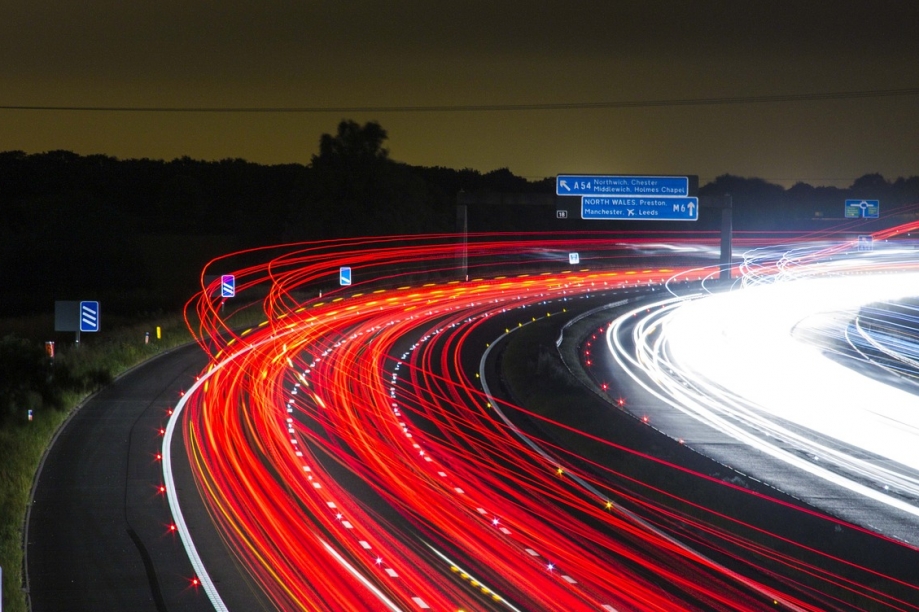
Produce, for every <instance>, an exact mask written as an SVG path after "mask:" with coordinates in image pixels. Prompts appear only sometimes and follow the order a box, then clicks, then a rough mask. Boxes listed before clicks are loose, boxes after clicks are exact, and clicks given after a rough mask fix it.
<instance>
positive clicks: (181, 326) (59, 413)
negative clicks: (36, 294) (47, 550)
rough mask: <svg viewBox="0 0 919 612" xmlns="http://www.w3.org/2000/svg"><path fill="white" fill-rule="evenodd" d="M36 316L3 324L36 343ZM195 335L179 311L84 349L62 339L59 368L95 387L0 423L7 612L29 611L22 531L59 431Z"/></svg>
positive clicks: (0, 523) (0, 526)
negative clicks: (98, 395)
mask: <svg viewBox="0 0 919 612" xmlns="http://www.w3.org/2000/svg"><path fill="white" fill-rule="evenodd" d="M34 319H35V318H30V319H28V320H23V321H21V322H16V321H4V326H3V328H4V330H9V331H12V330H16V331H17V332H18V333H19V335H20V336H21V337H26V338H30V339H31V340H32V341H36V342H37V341H38V340H36V339H35V338H36V334H35V333H34V332H33V331H32V327H33V326H35V320H34ZM17 323H20V324H17ZM157 326H159V327H160V328H161V329H162V338H161V339H159V340H157V339H156V328H157ZM36 327H37V328H39V329H40V326H36ZM44 329H49V327H44ZM147 332H149V333H150V341H149V343H146V342H145V334H146V333H147ZM38 337H41V336H38ZM191 339H192V338H191V335H190V334H189V332H188V329H187V328H186V326H185V322H184V320H183V319H182V318H181V317H180V316H178V315H175V316H163V317H159V318H156V319H150V320H147V321H143V322H137V321H134V322H131V323H127V322H125V323H121V324H120V325H118V326H112V325H110V326H109V327H108V328H107V329H106V330H103V332H101V333H99V334H95V335H90V334H84V335H83V343H82V344H81V346H80V347H79V348H76V347H73V346H72V345H70V346H68V347H64V346H62V345H63V342H61V341H58V342H57V346H58V348H59V350H58V351H57V353H56V355H55V366H57V365H58V363H61V364H64V363H66V364H67V366H68V368H69V370H70V371H71V372H72V373H74V374H75V375H76V376H82V377H84V379H86V380H88V381H89V382H90V388H88V389H87V390H85V391H81V392H72V391H71V392H67V393H65V394H64V396H63V400H64V401H63V410H58V409H53V408H50V407H46V406H42V405H41V404H40V403H39V404H30V406H34V408H33V410H34V418H33V420H32V421H29V420H28V419H27V418H26V416H25V412H26V409H25V408H23V409H22V413H23V414H22V415H20V416H18V417H17V418H15V419H12V420H9V419H8V420H7V421H5V422H4V424H3V425H2V426H0V567H2V568H3V592H2V593H3V594H2V597H3V599H2V604H3V605H2V609H3V610H4V612H25V611H26V609H27V606H26V598H25V593H24V592H23V585H24V580H23V533H22V530H23V525H24V520H25V514H26V509H27V508H28V504H29V499H30V495H31V489H32V482H33V479H34V477H35V472H36V470H37V469H38V466H39V463H40V461H41V459H42V456H43V455H44V453H45V450H46V449H47V448H48V445H49V444H50V442H51V440H52V439H53V437H54V435H55V432H57V431H58V429H59V428H60V427H61V425H62V424H63V423H64V422H65V421H66V420H67V418H68V417H69V416H70V415H71V414H72V412H73V410H74V409H75V408H76V407H77V406H79V405H80V403H81V402H82V401H84V400H85V399H86V398H87V397H88V396H89V395H90V394H91V393H93V392H94V391H95V390H97V389H98V388H99V387H100V386H103V385H104V384H106V383H107V382H108V381H111V380H112V379H113V378H115V377H116V376H118V375H119V374H121V373H123V372H124V371H125V370H127V369H129V368H131V367H133V366H135V365H137V364H139V363H141V362H142V361H145V360H147V359H149V358H151V357H154V356H156V355H158V354H160V353H162V352H164V351H166V350H169V349H171V348H174V347H176V346H179V345H181V344H184V343H186V342H189V341H191ZM71 342H72V340H71Z"/></svg>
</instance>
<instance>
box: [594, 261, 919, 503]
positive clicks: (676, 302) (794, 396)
mask: <svg viewBox="0 0 919 612" xmlns="http://www.w3.org/2000/svg"><path fill="white" fill-rule="evenodd" d="M774 255H775V253H773V256H774ZM817 255H818V254H817V253H816V252H815V251H813V250H812V251H808V250H806V249H802V250H798V251H796V252H793V253H791V252H789V253H786V254H784V256H781V257H778V258H776V259H775V260H774V261H775V263H774V266H773V267H772V272H773V274H772V275H771V276H770V275H769V274H766V273H764V272H765V270H766V268H767V266H766V265H764V264H763V263H761V262H759V261H756V259H755V258H753V257H751V258H748V260H747V261H746V263H745V265H746V266H747V270H748V271H754V270H755V272H754V273H753V274H751V275H750V276H749V277H748V278H746V279H744V280H745V282H744V283H743V284H744V286H745V287H744V288H743V289H739V290H734V291H731V292H726V293H721V294H716V295H711V296H707V297H700V296H693V297H692V298H686V299H672V300H667V301H665V302H660V303H658V304H655V305H652V306H651V307H650V310H651V312H650V313H647V312H646V311H647V310H648V308H649V307H648V306H647V305H644V306H643V307H641V308H640V309H636V310H634V311H631V312H628V313H626V314H625V315H623V316H622V317H620V318H619V319H617V320H616V321H614V322H613V324H612V325H611V326H610V327H609V330H608V332H607V342H608V346H609V348H610V350H611V352H612V353H613V355H614V357H615V359H616V360H617V362H618V363H619V365H620V366H621V367H622V368H623V369H625V370H626V371H627V372H628V373H629V374H630V375H631V377H632V378H633V379H634V380H635V381H636V382H638V383H639V384H640V385H642V386H643V387H644V388H645V389H646V390H647V391H648V392H650V393H652V394H653V395H655V396H656V397H658V398H660V399H661V400H663V401H664V402H665V403H667V404H669V405H670V406H672V407H674V408H676V409H678V410H680V411H682V412H683V413H685V414H688V415H691V416H692V417H694V418H695V419H697V420H699V421H702V422H704V423H706V424H708V425H710V426H711V427H714V428H716V429H718V430H719V431H721V432H723V433H725V434H727V435H729V436H731V437H733V438H735V439H737V440H739V441H741V442H743V443H745V444H747V445H749V446H751V447H754V448H756V449H759V450H760V451H762V452H765V453H767V454H769V455H770V456H773V457H776V458H778V459H781V460H782V461H785V462H786V463H788V464H789V465H792V466H794V467H796V468H798V469H801V470H806V471H808V472H810V473H811V474H813V475H815V476H818V477H820V478H823V479H826V480H827V481H830V482H833V483H835V484H837V485H840V486H843V487H846V488H847V489H849V490H851V491H853V492H857V493H858V494H860V495H864V496H868V497H870V498H872V499H875V500H877V501H880V502H883V503H885V504H888V505H890V506H892V507H895V508H897V509H899V510H901V511H904V512H907V513H909V514H911V515H913V516H917V517H919V507H917V506H916V505H914V504H911V503H909V502H908V501H907V500H905V499H903V496H906V497H914V498H919V450H917V449H919V396H917V395H914V394H912V393H909V392H908V391H906V390H904V389H903V388H900V387H896V386H891V385H888V384H885V383H884V382H882V381H881V380H879V379H878V378H876V377H869V376H867V375H865V374H862V373H860V372H859V371H858V370H857V369H853V368H850V367H847V366H846V365H844V364H843V363H841V362H840V360H839V359H832V358H831V356H832V355H833V353H836V352H838V351H839V350H840V346H842V345H844V343H845V342H846V340H848V339H849V338H848V327H849V325H850V324H854V323H855V321H856V318H857V316H858V311H859V309H860V308H861V307H863V306H865V305H867V304H870V303H876V302H892V301H897V300H902V299H904V298H908V297H911V296H913V295H917V294H919V274H917V273H914V272H909V273H894V272H890V271H889V270H890V267H889V266H886V270H887V272H886V273H883V274H881V273H876V274H863V275H852V276H841V275H840V273H841V272H842V271H843V270H844V269H845V268H846V266H844V265H841V264H840V260H838V259H837V260H835V261H832V262H826V263H824V264H821V263H819V258H818V256H817ZM848 268H849V271H853V270H856V271H861V270H863V269H864V266H863V265H862V266H861V267H857V266H853V262H852V261H851V260H850V261H849V266H848ZM827 273H830V274H832V275H831V276H821V275H823V274H827ZM854 329H855V330H856V331H855V334H854V335H857V336H858V335H861V336H862V337H864V339H863V342H864V344H865V345H870V346H872V347H874V348H876V349H878V350H879V351H880V352H882V353H884V354H885V355H892V354H893V351H892V349H887V348H884V350H881V349H880V348H878V347H877V340H876V339H873V338H870V337H865V336H866V334H865V332H864V331H863V330H862V329H861V327H860V326H856V327H855V328H854ZM626 330H630V331H629V332H627V331H626ZM877 337H883V336H880V335H879V336H877ZM910 341H912V346H904V344H907V345H908V344H910ZM915 341H916V339H915V338H912V337H907V338H905V339H898V341H897V342H896V343H895V344H894V343H891V344H892V345H893V346H895V347H896V354H895V355H893V356H894V357H895V358H897V359H898V361H900V362H901V363H904V364H907V365H908V364H909V362H910V358H909V357H908V355H910V354H916V349H917V347H916V346H915ZM630 344H631V345H633V348H627V347H628V346H629V345H630ZM857 350H858V349H856V351H857ZM824 466H827V467H824ZM830 466H832V468H831V469H828V468H830ZM894 491H895V492H897V493H899V494H900V495H898V496H893V495H890V494H889V493H890V492H894Z"/></svg>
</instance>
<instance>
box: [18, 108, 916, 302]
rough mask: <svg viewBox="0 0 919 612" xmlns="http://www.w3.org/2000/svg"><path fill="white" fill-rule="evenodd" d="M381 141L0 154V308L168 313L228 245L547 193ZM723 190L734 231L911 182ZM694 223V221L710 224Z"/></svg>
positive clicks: (349, 131)
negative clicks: (264, 150)
mask: <svg viewBox="0 0 919 612" xmlns="http://www.w3.org/2000/svg"><path fill="white" fill-rule="evenodd" d="M386 139H387V134H386V131H385V130H384V129H383V128H382V127H381V126H380V125H379V124H378V123H374V122H371V123H366V124H364V125H359V124H357V123H355V122H353V121H342V122H341V123H340V124H339V125H338V128H337V131H336V133H334V134H324V135H323V136H322V137H321V139H320V142H319V152H318V153H317V154H315V155H313V157H312V159H311V161H310V163H309V164H308V165H306V166H304V165H301V164H284V165H275V166H264V165H259V164H254V163H250V162H247V161H244V160H241V159H225V160H221V161H216V162H206V161H198V160H193V159H190V158H188V157H183V158H181V159H175V160H172V161H168V162H167V161H161V160H150V159H128V160H119V159H116V158H113V157H108V156H104V155H89V156H81V155H77V154H74V153H71V152H67V151H52V152H48V153H42V154H34V155H27V154H25V153H23V152H21V151H10V152H6V153H0V211H2V214H0V314H17V313H22V312H39V311H48V310H50V309H51V308H52V307H53V301H54V300H55V299H66V300H73V299H102V300H104V301H105V303H106V306H107V311H108V312H113V311H117V310H121V311H123V312H135V311H138V310H148V311H149V310H157V309H161V308H172V307H175V306H177V305H178V304H180V303H182V301H183V300H184V299H185V298H187V297H188V295H189V294H190V293H191V292H193V291H194V289H195V286H196V285H195V283H196V281H197V275H198V273H199V272H200V269H201V268H202V266H203V265H204V264H205V263H207V261H209V260H210V259H211V258H213V257H215V256H218V255H221V254H223V253H226V252H230V251H233V250H237V249H242V248H246V247H252V246H262V245H268V244H277V243H281V242H285V241H291V240H298V241H299V240H319V239H326V238H334V237H343V236H361V235H367V236H370V235H384V234H411V233H421V232H451V231H454V229H455V219H456V208H455V206H456V202H457V194H458V193H459V192H460V191H464V192H466V193H478V192H498V193H527V192H530V193H542V194H552V193H553V192H554V179H553V178H551V177H550V178H548V179H545V180H542V181H537V182H530V181H527V180H526V179H523V178H520V177H517V176H514V175H513V174H512V173H511V172H510V171H508V170H507V169H499V170H495V171H493V172H488V173H481V172H478V171H476V170H469V169H463V170H454V169H449V168H441V167H434V168H428V167H418V166H410V165H407V164H404V163H400V162H397V161H394V160H392V159H390V157H389V154H388V151H387V150H386V148H385V147H384V145H385V142H386ZM723 193H731V194H732V195H733V197H734V208H735V212H734V219H735V227H737V228H738V229H762V230H772V229H793V228H792V227H790V225H793V224H794V223H804V222H808V221H810V220H813V219H814V218H818V219H819V218H829V217H840V216H841V215H842V206H843V204H842V202H843V201H844V200H845V199H846V198H848V197H860V198H868V197H870V198H874V199H881V200H882V207H883V208H882V210H884V211H887V210H891V209H892V207H895V206H900V205H903V204H909V203H916V202H919V177H913V178H910V179H897V180H896V181H894V182H888V181H886V180H884V178H883V177H881V176H880V175H877V174H870V175H866V176H864V177H862V178H860V179H858V180H857V181H855V183H853V185H852V186H851V187H849V188H847V189H838V188H835V187H811V186H810V185H806V184H803V183H799V184H798V185H795V186H793V187H791V188H790V189H784V188H783V187H781V186H778V185H773V184H770V183H768V182H766V181H763V180H761V179H744V178H739V177H733V176H729V175H725V176H721V177H718V179H716V180H715V181H714V182H712V183H710V184H708V185H705V186H703V187H702V188H701V190H700V195H719V194H723ZM493 212H494V214H493V215H489V213H488V211H484V213H483V211H481V210H480V211H477V215H479V217H480V218H481V217H482V216H483V215H484V216H493V217H494V219H495V220H496V221H500V220H502V219H507V218H514V219H515V220H516V221H517V222H518V223H522V224H523V225H526V223H527V215H525V214H524V215H518V214H516V213H515V214H514V215H507V214H505V215H502V214H498V211H493ZM705 221H706V220H705V219H700V222H699V224H697V226H696V228H694V229H711V228H709V227H708V226H709V225H712V226H713V227H715V226H716V225H713V224H712V223H709V222H705ZM571 228H572V229H573V226H572V227H571ZM488 229H495V230H501V229H506V230H508V231H519V230H520V229H523V228H521V227H512V228H511V227H508V228H502V227H489V228H488ZM533 229H543V228H537V227H536V226H534V227H533ZM566 229H567V228H566ZM592 229H600V228H599V227H597V226H592ZM629 229H635V228H632V227H630V228H629ZM679 229H686V226H685V225H680V226H679Z"/></svg>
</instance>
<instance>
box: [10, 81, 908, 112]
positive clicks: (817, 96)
mask: <svg viewBox="0 0 919 612" xmlns="http://www.w3.org/2000/svg"><path fill="white" fill-rule="evenodd" d="M915 95H919V87H913V88H904V89H872V90H863V91H838V92H830V93H806V94H782V95H771V96H730V97H719V98H675V99H662V100H631V101H629V100H625V101H618V102H560V103H540V104H445V105H430V106H277V107H262V106H235V107H222V106H200V107H197V106H50V105H48V106H45V105H14V104H4V105H0V110H9V111H72V112H119V113H302V114H309V113H314V114H319V113H465V112H495V111H497V112H514V111H541V110H590V109H627V108H655V107H677V106H724V105H740V104H768V103H784V102H815V101H820V100H854V99H861V98H895V97H904V96H915Z"/></svg>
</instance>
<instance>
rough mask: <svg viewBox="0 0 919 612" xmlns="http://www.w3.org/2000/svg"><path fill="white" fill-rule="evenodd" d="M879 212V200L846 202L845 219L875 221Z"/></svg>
mask: <svg viewBox="0 0 919 612" xmlns="http://www.w3.org/2000/svg"><path fill="white" fill-rule="evenodd" d="M880 212H881V202H880V200H846V219H877V218H878V217H879V216H880Z"/></svg>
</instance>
